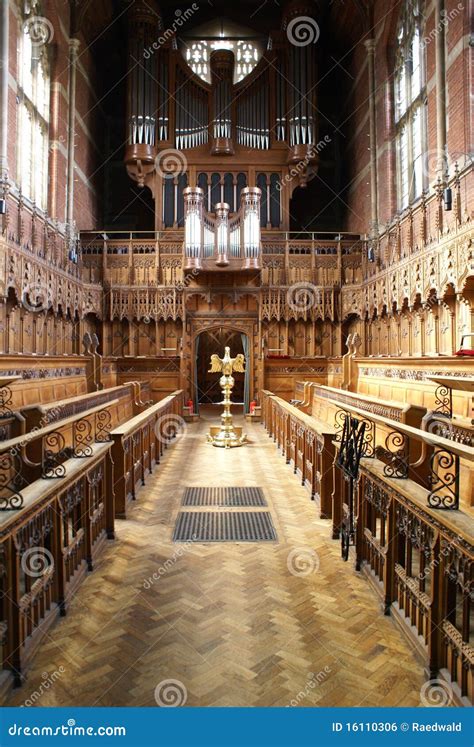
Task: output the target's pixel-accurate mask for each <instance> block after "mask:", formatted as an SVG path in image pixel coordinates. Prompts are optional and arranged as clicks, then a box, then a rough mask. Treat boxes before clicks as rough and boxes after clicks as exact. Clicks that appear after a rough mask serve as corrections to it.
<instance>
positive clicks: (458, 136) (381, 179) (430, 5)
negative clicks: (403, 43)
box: [346, 0, 474, 232]
mask: <svg viewBox="0 0 474 747" xmlns="http://www.w3.org/2000/svg"><path fill="white" fill-rule="evenodd" d="M461 6H462V8H461ZM401 7H402V2H399V0H376V3H375V29H374V31H375V38H376V51H375V71H376V108H377V164H378V185H379V221H380V225H381V226H382V227H383V226H384V225H385V224H386V223H387V222H388V221H390V220H391V219H392V218H393V217H394V216H395V214H396V212H397V199H396V172H395V168H396V167H395V158H394V147H393V137H394V133H393V125H392V121H393V118H392V117H393V115H392V112H391V107H392V106H393V58H394V52H395V49H396V31H397V24H398V16H399V12H400V8H401ZM445 7H446V12H447V15H448V17H450V18H451V20H449V22H448V24H447V26H446V28H445V34H446V45H447V58H446V63H447V107H448V130H447V149H448V159H449V161H450V162H452V163H454V162H455V161H456V160H457V161H458V162H459V165H460V167H462V166H463V165H464V163H465V162H466V157H465V155H464V154H469V153H472V149H473V143H472V127H473V123H472V112H470V111H469V90H471V87H472V84H473V80H472V77H473V73H472V70H471V71H470V69H469V55H470V54H472V50H470V48H469V39H468V34H469V0H461V1H460V0H446V3H445ZM459 8H461V11H460V12H459V13H457V14H456V12H455V13H453V12H452V11H456V10H459ZM425 17H426V27H425V38H426V37H429V39H430V40H429V41H428V42H426V44H425V57H426V82H427V92H428V102H427V150H428V155H427V157H426V163H427V164H429V172H430V173H429V183H430V187H431V191H432V185H433V183H434V181H435V179H436V173H435V169H436V148H437V143H436V86H435V56H436V41H435V38H434V35H433V34H434V30H435V13H434V2H432V1H431V2H430V0H428V2H426V5H425ZM430 33H431V36H430ZM366 57H367V52H366V49H365V46H364V43H363V38H361V39H360V41H358V43H357V45H356V47H355V49H354V54H353V57H352V74H353V76H354V79H355V81H354V84H353V90H352V101H351V106H350V107H349V111H351V116H350V119H349V122H348V131H349V132H350V133H352V139H351V141H350V143H349V148H348V154H347V157H348V161H349V163H350V164H351V173H350V179H351V180H353V181H352V185H351V187H350V189H349V192H348V195H347V203H348V206H349V209H348V211H347V225H346V230H350V231H358V232H359V231H360V232H365V231H367V230H368V228H369V226H370V170H369V157H370V153H369V110H368V95H369V85H368V72H367V62H366ZM467 163H469V159H467ZM468 182H469V184H468V183H466V185H465V186H463V211H464V209H466V202H468V201H469V200H471V203H470V204H469V205H468V207H470V205H472V198H473V197H474V193H473V192H472V179H469V180H468Z"/></svg>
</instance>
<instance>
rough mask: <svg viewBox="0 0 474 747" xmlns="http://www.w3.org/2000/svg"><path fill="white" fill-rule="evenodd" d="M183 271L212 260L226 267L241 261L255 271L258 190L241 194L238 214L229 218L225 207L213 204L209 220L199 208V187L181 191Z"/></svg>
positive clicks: (258, 246) (258, 248) (258, 250)
mask: <svg viewBox="0 0 474 747" xmlns="http://www.w3.org/2000/svg"><path fill="white" fill-rule="evenodd" d="M183 194H184V248H185V256H186V267H185V269H187V270H189V269H195V268H198V269H201V268H202V260H207V261H209V260H214V261H215V263H216V264H217V265H218V266H219V267H226V266H227V265H228V264H229V259H231V260H239V259H241V260H243V261H244V265H243V267H244V268H245V269H258V268H259V266H260V255H261V236H260V201H261V194H262V193H261V190H260V189H259V188H258V187H245V188H244V189H243V190H242V192H241V204H240V209H239V211H238V213H237V214H236V215H235V216H233V217H232V218H231V219H229V211H230V208H229V205H228V204H227V203H226V202H221V203H218V204H217V205H216V214H215V217H213V216H212V215H211V214H210V213H208V212H206V211H205V210H204V209H203V198H204V192H203V190H202V189H201V188H200V187H186V188H185V189H184V192H183Z"/></svg>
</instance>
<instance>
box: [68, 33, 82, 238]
mask: <svg viewBox="0 0 474 747" xmlns="http://www.w3.org/2000/svg"><path fill="white" fill-rule="evenodd" d="M79 46H80V42H79V40H78V39H69V103H68V131H67V196H66V223H67V227H68V231H69V235H71V233H72V227H73V223H74V162H75V155H74V139H75V138H74V132H75V124H76V78H77V53H78V50H79Z"/></svg>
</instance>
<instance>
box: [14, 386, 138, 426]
mask: <svg viewBox="0 0 474 747" xmlns="http://www.w3.org/2000/svg"><path fill="white" fill-rule="evenodd" d="M142 389H143V392H142ZM149 396H150V395H149V386H147V387H145V386H144V383H142V384H141V383H140V382H137V381H131V382H129V383H127V384H122V385H120V386H114V387H110V388H108V389H104V390H102V391H100V392H90V393H89V394H80V395H78V396H77V397H69V398H68V399H63V400H59V401H58V402H50V403H48V404H40V403H38V404H35V405H29V406H27V407H23V408H21V410H20V415H21V416H22V417H23V418H24V419H25V432H28V431H30V430H31V428H33V427H37V426H38V425H49V424H50V423H57V422H58V421H60V420H62V419H63V418H66V417H70V416H71V415H78V414H80V413H83V412H86V411H87V410H90V409H91V408H93V407H99V406H103V407H105V406H106V405H110V404H111V403H112V402H114V401H116V409H111V408H110V407H109V410H110V411H111V415H112V422H113V425H118V424H119V423H122V422H124V421H125V420H127V419H129V418H131V417H133V415H136V414H138V413H139V412H140V411H141V410H142V409H143V408H144V407H146V406H147V405H148V404H150V402H149ZM142 397H145V399H142Z"/></svg>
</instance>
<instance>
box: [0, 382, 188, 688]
mask: <svg viewBox="0 0 474 747" xmlns="http://www.w3.org/2000/svg"><path fill="white" fill-rule="evenodd" d="M132 388H133V387H132ZM133 389H135V393H138V389H137V388H133ZM116 403H117V400H112V401H111V402H107V407H108V408H111V407H113V406H114V405H115V404H116ZM104 404H105V403H102V404H101V405H99V406H97V407H95V408H91V409H89V410H87V411H86V412H85V413H80V414H76V415H73V416H70V417H69V418H65V419H62V420H60V421H59V422H57V423H51V424H50V425H48V426H46V427H44V428H40V429H34V430H33V431H31V432H30V433H27V434H25V435H23V436H21V437H18V438H14V439H10V440H9V441H5V442H3V443H1V444H0V692H2V690H3V689H4V688H6V687H8V686H9V683H11V682H12V681H13V682H14V684H16V685H20V684H21V683H22V681H23V679H24V676H25V670H26V668H27V667H28V665H29V663H30V661H31V658H32V656H33V654H34V653H35V651H36V650H37V648H38V646H39V645H40V643H41V641H42V640H43V638H44V636H45V635H46V633H47V631H48V629H49V627H50V626H51V625H52V624H53V622H54V620H55V619H56V618H57V617H58V616H59V615H65V614H66V610H67V608H68V604H69V600H70V599H71V597H72V595H73V594H74V592H75V591H76V589H77V587H78V585H79V584H80V582H81V581H82V579H83V578H84V576H85V574H86V573H87V572H88V571H92V570H93V567H94V561H95V559H96V558H97V556H98V554H99V553H100V551H101V549H102V547H103V545H104V543H105V541H106V540H107V539H113V538H114V520H115V514H116V506H115V502H116V495H117V513H118V514H119V515H121V516H125V505H126V502H127V498H131V499H133V498H134V497H135V494H136V489H137V483H143V482H144V481H145V475H146V474H147V473H151V472H152V470H153V466H154V464H156V463H158V462H159V459H160V456H161V455H162V453H163V450H164V449H165V448H166V447H167V445H168V443H169V442H170V441H171V440H172V439H173V438H174V437H176V435H177V433H178V432H179V431H180V429H181V428H182V427H184V421H183V419H182V417H181V412H182V392H175V393H174V394H173V395H171V396H170V397H167V398H166V400H163V401H162V402H160V403H158V404H156V405H153V406H151V407H149V408H148V409H147V410H144V411H143V412H141V413H140V414H138V415H136V416H135V417H133V418H131V419H130V420H128V421H127V422H126V423H124V424H123V425H121V426H119V427H118V428H116V429H115V431H113V432H109V431H110V423H111V416H110V412H108V410H107V409H103V406H104Z"/></svg>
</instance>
